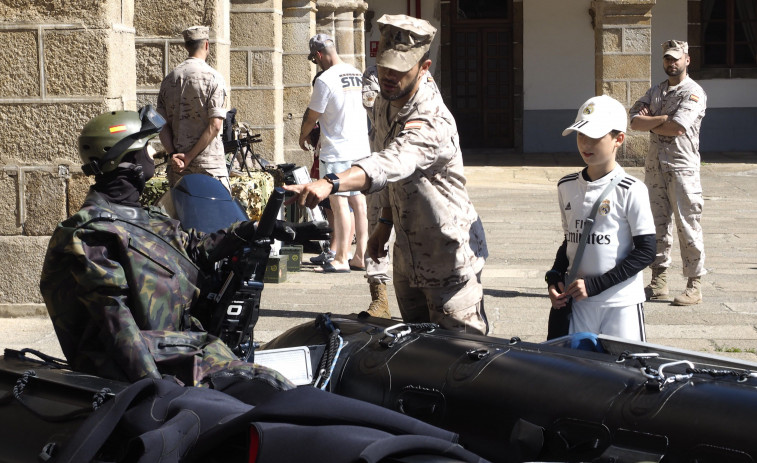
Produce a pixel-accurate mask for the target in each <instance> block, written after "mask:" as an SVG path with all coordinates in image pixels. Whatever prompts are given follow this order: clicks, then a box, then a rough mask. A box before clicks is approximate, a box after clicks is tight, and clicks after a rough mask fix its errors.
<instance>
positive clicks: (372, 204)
mask: <svg viewBox="0 0 757 463" xmlns="http://www.w3.org/2000/svg"><path fill="white" fill-rule="evenodd" d="M421 85H428V86H430V87H431V88H432V89H433V91H434V92H436V93H439V88H438V87H437V86H436V83H435V82H434V78H433V77H431V74H430V73H426V75H425V76H424V77H423V78H422V79H421ZM380 91H381V86H380V85H379V80H378V69H377V67H376V65H372V66H369V67H368V68H366V70H365V72H364V73H363V107H364V108H365V110H366V111H367V112H368V120H369V121H370V125H369V130H368V138H369V141H370V143H371V151H381V148H382V147H381V146H380V145H379V144H378V143H377V142H376V129H375V125H376V124H375V122H374V121H373V120H372V119H371V118H372V117H373V116H374V114H373V104H374V103H375V101H376V97H377V96H378V95H379V92H380ZM382 192H383V193H382ZM385 193H386V190H382V191H379V192H376V193H375V194H369V195H366V202H367V204H368V230H373V229H374V228H376V227H377V226H378V224H379V221H378V218H379V217H380V215H381V209H382V208H383V206H382V204H383V203H386V202H387V199H386V198H383V199H382V194H385ZM393 234H394V227H392V235H393ZM389 241H392V237H391V236H390V238H389ZM386 248H387V249H386V251H387V252H386V255H385V256H383V257H380V258H378V259H377V260H374V259H366V263H365V277H366V278H367V279H368V284H369V286H370V291H371V303H370V305H369V306H368V310H366V312H367V313H368V314H369V315H371V316H373V317H381V318H392V314H391V312H390V310H389V299H388V296H387V294H386V285H387V283H389V282H390V281H391V277H390V276H389V263H390V258H389V252H388V246H387V247H386Z"/></svg>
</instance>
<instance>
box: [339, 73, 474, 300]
mask: <svg viewBox="0 0 757 463" xmlns="http://www.w3.org/2000/svg"><path fill="white" fill-rule="evenodd" d="M371 111H372V112H373V114H372V115H371V117H370V119H371V122H372V123H373V128H372V130H374V132H373V133H372V137H373V140H372V149H373V150H374V151H377V152H374V153H373V154H372V155H371V156H370V157H368V158H366V159H364V160H361V161H358V162H356V163H355V164H354V165H357V166H359V167H360V168H362V169H363V170H364V171H365V173H366V175H367V176H368V177H369V179H370V181H371V186H370V187H369V189H368V190H367V193H373V192H376V191H380V190H382V189H384V188H386V193H384V194H383V196H382V198H384V199H382V201H383V206H384V207H390V208H391V209H392V218H393V220H394V229H395V232H396V241H395V252H394V257H393V258H394V260H395V263H394V266H395V269H400V271H402V273H403V274H404V275H405V276H407V277H408V279H409V280H410V283H411V285H413V286H417V287H445V286H449V285H454V284H457V283H460V282H464V281H467V280H469V279H470V278H474V277H475V276H476V274H477V273H478V272H480V271H481V269H482V268H483V266H484V259H485V258H486V257H487V256H488V251H487V248H486V239H485V236H484V229H483V226H482V224H481V220H480V219H479V217H478V214H477V213H476V210H475V209H474V207H473V203H471V201H470V199H469V197H468V191H467V190H466V188H465V182H466V180H465V175H464V172H463V170H464V169H463V157H462V153H461V151H460V141H459V138H458V134H457V125H456V124H455V119H454V118H453V117H452V114H451V113H450V112H449V110H448V109H447V107H446V106H445V105H444V102H443V101H442V97H441V95H440V94H439V92H438V90H437V89H436V86H435V85H421V86H420V87H419V89H418V91H417V92H416V93H415V95H413V97H412V98H411V99H410V100H409V101H408V102H407V103H406V104H405V106H404V107H403V108H401V109H400V110H399V112H398V113H397V114H396V115H395V116H394V117H393V118H391V117H390V102H389V101H388V100H386V99H384V98H382V97H381V96H380V95H379V96H378V97H376V100H375V103H374V105H373V108H372V109H371Z"/></svg>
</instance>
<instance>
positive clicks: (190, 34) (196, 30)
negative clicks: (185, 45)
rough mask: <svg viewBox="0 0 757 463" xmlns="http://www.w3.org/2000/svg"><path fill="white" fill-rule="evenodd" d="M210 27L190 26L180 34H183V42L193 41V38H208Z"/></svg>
mask: <svg viewBox="0 0 757 463" xmlns="http://www.w3.org/2000/svg"><path fill="white" fill-rule="evenodd" d="M209 31H210V29H208V28H207V27H205V26H192V27H190V28H188V29H186V30H185V31H184V32H182V33H181V35H183V36H184V41H185V42H193V41H195V40H208V39H209V38H210V33H209Z"/></svg>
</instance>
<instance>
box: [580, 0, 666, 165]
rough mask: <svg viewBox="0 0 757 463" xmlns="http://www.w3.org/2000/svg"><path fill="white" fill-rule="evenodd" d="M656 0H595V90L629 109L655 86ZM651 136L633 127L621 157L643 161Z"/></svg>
mask: <svg viewBox="0 0 757 463" xmlns="http://www.w3.org/2000/svg"><path fill="white" fill-rule="evenodd" d="M655 3H656V0H594V1H592V4H591V10H590V13H591V14H592V17H593V22H594V38H595V50H596V59H595V77H596V83H595V92H596V94H597V95H609V96H611V97H613V98H615V99H616V100H618V101H620V102H621V103H623V105H624V106H626V108H629V107H630V106H631V105H632V104H633V103H634V102H635V101H636V100H637V99H638V98H639V97H641V96H642V95H644V93H645V92H646V91H647V89H648V88H649V87H650V85H651V76H652V69H651V56H652V48H651V39H652V7H653V6H654V5H655ZM648 143H649V135H648V134H647V133H640V132H636V131H632V130H630V129H629V131H628V133H627V134H626V142H625V143H624V144H623V148H622V152H621V153H620V155H619V158H620V159H622V160H624V161H625V162H626V164H637V165H640V164H641V163H643V160H644V157H645V156H646V152H647V146H648Z"/></svg>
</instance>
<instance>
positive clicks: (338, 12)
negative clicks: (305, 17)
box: [317, 0, 368, 70]
mask: <svg viewBox="0 0 757 463" xmlns="http://www.w3.org/2000/svg"><path fill="white" fill-rule="evenodd" d="M317 8H318V13H317V32H318V33H325V34H329V35H330V36H332V37H334V40H335V41H336V49H337V51H338V52H339V56H340V57H341V58H342V60H344V62H346V63H349V64H352V65H353V66H355V67H356V68H358V69H361V70H362V69H363V68H364V67H365V37H364V31H363V25H364V21H363V14H364V13H365V10H367V9H368V4H367V3H366V2H364V1H362V0H318V2H317ZM356 36H358V37H356Z"/></svg>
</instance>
